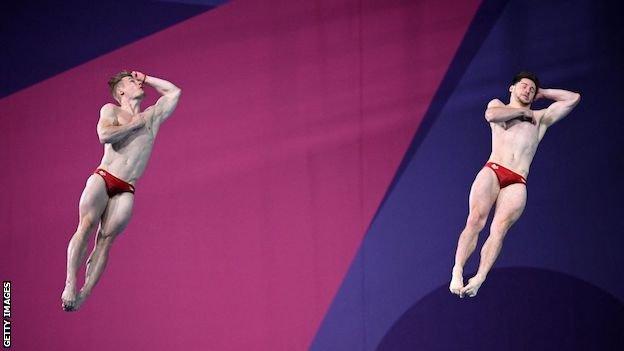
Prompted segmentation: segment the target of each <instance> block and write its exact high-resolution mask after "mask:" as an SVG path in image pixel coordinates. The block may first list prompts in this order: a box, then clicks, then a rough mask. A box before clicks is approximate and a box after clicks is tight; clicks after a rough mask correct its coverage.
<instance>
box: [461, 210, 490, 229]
mask: <svg viewBox="0 0 624 351" xmlns="http://www.w3.org/2000/svg"><path fill="white" fill-rule="evenodd" d="M486 221H487V215H486V214H484V213H481V212H480V211H479V210H477V209H472V210H471V211H470V214H469V215H468V220H467V221H466V227H467V228H469V229H471V230H475V231H481V229H483V227H485V222H486Z"/></svg>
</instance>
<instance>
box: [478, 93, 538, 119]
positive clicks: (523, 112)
mask: <svg viewBox="0 0 624 351" xmlns="http://www.w3.org/2000/svg"><path fill="white" fill-rule="evenodd" d="M525 117H526V118H528V119H531V120H532V119H533V112H532V111H531V110H529V109H523V108H515V107H508V106H505V104H504V103H503V102H502V101H500V100H498V99H494V100H492V101H490V103H489V104H488V106H487V109H486V110H485V119H486V120H487V121H488V122H490V123H500V122H506V121H509V120H512V119H514V118H525Z"/></svg>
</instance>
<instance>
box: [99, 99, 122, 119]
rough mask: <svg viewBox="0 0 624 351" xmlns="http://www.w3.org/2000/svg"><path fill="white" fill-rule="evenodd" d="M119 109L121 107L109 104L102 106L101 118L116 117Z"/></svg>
mask: <svg viewBox="0 0 624 351" xmlns="http://www.w3.org/2000/svg"><path fill="white" fill-rule="evenodd" d="M118 109H119V106H117V105H115V104H113V103H110V102H109V103H107V104H104V106H102V108H101V109H100V116H101V117H104V116H111V115H114V114H115V113H116V112H117V110H118Z"/></svg>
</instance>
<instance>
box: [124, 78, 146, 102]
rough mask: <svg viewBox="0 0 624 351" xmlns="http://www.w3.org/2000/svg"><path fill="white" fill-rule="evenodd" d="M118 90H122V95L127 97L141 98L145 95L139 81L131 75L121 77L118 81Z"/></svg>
mask: <svg viewBox="0 0 624 351" xmlns="http://www.w3.org/2000/svg"><path fill="white" fill-rule="evenodd" d="M118 87H119V91H120V92H123V95H122V96H126V97H127V98H128V99H142V98H143V96H144V95H145V92H144V91H143V87H142V86H141V82H139V81H137V80H136V79H134V78H132V77H123V78H122V79H121V81H119V83H118Z"/></svg>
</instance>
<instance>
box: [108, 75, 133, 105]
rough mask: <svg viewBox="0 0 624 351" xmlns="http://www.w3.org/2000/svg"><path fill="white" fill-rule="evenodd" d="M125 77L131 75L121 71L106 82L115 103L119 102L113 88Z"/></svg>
mask: <svg viewBox="0 0 624 351" xmlns="http://www.w3.org/2000/svg"><path fill="white" fill-rule="evenodd" d="M125 77H132V73H131V72H130V71H121V72H119V73H117V74H115V75H114V76H112V77H111V78H110V79H109V80H108V87H109V88H110V92H111V95H112V96H113V98H115V100H117V101H119V97H118V96H117V92H116V91H115V88H116V87H117V84H118V83H119V82H121V80H122V79H124V78H125Z"/></svg>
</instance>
